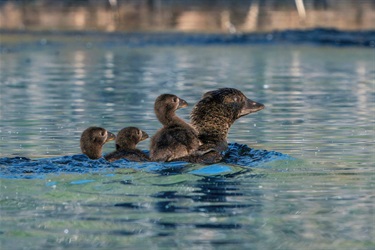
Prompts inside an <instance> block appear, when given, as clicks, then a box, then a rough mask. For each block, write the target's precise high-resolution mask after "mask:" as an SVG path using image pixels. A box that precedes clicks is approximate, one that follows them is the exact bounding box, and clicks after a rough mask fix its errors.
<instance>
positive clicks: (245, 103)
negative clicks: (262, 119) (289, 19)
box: [187, 88, 265, 163]
mask: <svg viewBox="0 0 375 250" xmlns="http://www.w3.org/2000/svg"><path fill="white" fill-rule="evenodd" d="M264 108H265V105H264V104H262V103H259V102H256V101H253V100H251V99H249V98H247V97H246V96H245V95H244V94H243V93H242V92H241V91H240V90H238V89H235V88H220V89H217V90H213V91H208V92H206V93H205V94H203V96H202V98H201V99H200V100H199V101H198V103H196V104H195V106H194V107H193V109H192V111H191V114H190V124H191V125H192V126H193V127H194V128H195V130H196V131H198V138H199V140H200V141H201V143H202V145H200V146H199V148H198V150H197V151H196V153H195V155H191V156H190V157H188V158H187V160H188V161H189V162H197V163H216V162H219V161H221V159H222V154H221V153H222V152H223V151H225V150H226V149H227V148H228V142H227V136H228V132H229V129H230V127H231V125H232V124H233V123H234V122H235V121H236V120H237V119H239V118H241V117H243V116H245V115H248V114H251V113H255V112H258V111H260V110H262V109H264Z"/></svg>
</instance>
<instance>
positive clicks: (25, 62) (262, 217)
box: [0, 29, 375, 249]
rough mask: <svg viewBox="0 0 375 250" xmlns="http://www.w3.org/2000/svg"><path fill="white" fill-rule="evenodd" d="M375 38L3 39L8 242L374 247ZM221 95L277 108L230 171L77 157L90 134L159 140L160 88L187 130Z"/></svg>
mask: <svg viewBox="0 0 375 250" xmlns="http://www.w3.org/2000/svg"><path fill="white" fill-rule="evenodd" d="M373 34H374V33H373V32H337V31H333V30H319V29H318V30H311V31H304V32H302V31H286V32H274V33H269V34H255V35H248V34H243V35H214V34H212V35H203V34H177V35H176V34H161V35H158V34H141V33H133V34H130V35H124V34H120V33H117V34H105V33H75V32H71V33H54V32H39V33H38V32H34V33H33V32H25V33H23V32H16V33H14V32H3V33H0V43H1V45H0V49H1V50H0V51H1V54H0V90H1V91H0V120H1V122H0V209H1V216H0V246H1V248H2V249H60V248H64V249H186V248H190V249H374V247H375V242H374V226H373V225H374V224H375V221H374V213H373V211H374V202H375V199H374V195H373V190H374V185H375V182H374V162H375V158H374V155H375V152H374V148H375V147H374V146H375V145H374V144H375V132H374V122H375V118H374V113H375V82H374V79H375V50H374V49H373V46H374V39H373ZM220 87H234V88H238V89H240V90H241V91H242V92H244V93H245V94H246V95H247V96H248V97H249V98H250V99H253V100H255V101H259V102H261V103H264V104H265V105H266V109H264V110H262V111H260V112H257V113H255V114H250V115H248V116H245V117H242V118H240V119H239V120H238V121H236V122H235V123H234V124H233V126H232V127H231V130H230V133H229V135H228V141H229V143H230V147H229V149H228V150H227V151H226V152H225V153H224V160H223V162H220V163H217V164H212V165H200V164H191V163H186V162H171V163H155V162H153V163H134V162H128V161H126V160H120V161H116V162H113V163H108V162H106V161H105V160H104V159H100V160H89V159H88V158H87V157H86V156H84V155H82V154H81V152H80V149H79V138H80V135H81V133H82V131H83V130H84V129H85V128H87V127H89V126H101V127H104V128H106V129H107V130H109V131H111V132H113V133H117V132H118V131H119V130H120V129H122V128H123V127H126V126H137V127H139V128H141V129H142V130H144V131H146V132H147V133H148V134H149V135H153V134H154V133H155V132H156V130H157V129H158V128H159V127H160V124H159V122H158V121H157V119H156V117H155V115H154V113H153V108H152V107H153V102H154V100H155V98H156V97H157V96H158V95H159V94H162V93H166V92H167V93H173V94H176V95H178V96H180V97H181V98H183V99H185V100H187V102H188V103H189V106H188V107H187V108H185V109H180V110H178V115H179V116H181V117H182V118H184V119H186V120H188V119H189V112H190V110H191V108H192V106H193V105H194V103H196V102H197V101H198V100H199V98H200V97H201V96H202V94H203V93H204V92H206V91H209V90H213V89H217V88H220ZM148 145H149V140H146V141H143V142H141V143H140V144H139V148H140V149H142V150H144V151H147V150H148ZM114 148H115V145H114V143H113V142H108V143H107V144H106V145H104V153H108V152H111V151H112V150H114Z"/></svg>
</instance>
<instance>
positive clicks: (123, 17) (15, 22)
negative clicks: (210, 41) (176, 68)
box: [0, 0, 375, 33]
mask: <svg viewBox="0 0 375 250" xmlns="http://www.w3.org/2000/svg"><path fill="white" fill-rule="evenodd" d="M374 10H375V0H209V1H208V0H206V1H204V0H203V1H202V0H201V1H199V0H65V1H61V0H60V1H59V0H1V1H0V29H3V30H33V31H34V30H55V31H70V30H92V31H108V32H111V31H180V32H181V31H182V32H211V33H237V32H267V31H273V30H286V29H312V28H334V29H339V30H347V31H353V30H356V31H358V30H361V31H362V30H372V29H374V28H375V11H374Z"/></svg>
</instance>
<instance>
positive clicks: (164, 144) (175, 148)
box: [150, 94, 201, 162]
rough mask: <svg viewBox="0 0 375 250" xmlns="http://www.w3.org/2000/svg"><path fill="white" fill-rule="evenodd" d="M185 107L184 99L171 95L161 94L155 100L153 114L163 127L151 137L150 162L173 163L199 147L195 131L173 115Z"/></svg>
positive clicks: (186, 104) (199, 143)
mask: <svg viewBox="0 0 375 250" xmlns="http://www.w3.org/2000/svg"><path fill="white" fill-rule="evenodd" d="M187 106H188V103H187V102H186V101H185V100H184V99H182V98H180V97H178V96H176V95H173V94H162V95H160V96H158V97H157V98H156V100H155V104H154V112H155V115H156V117H157V119H158V120H159V122H160V123H161V124H162V125H163V127H162V128H160V129H159V130H158V131H157V132H156V133H155V135H154V136H152V137H151V143H150V158H151V160H152V161H165V162H168V161H174V160H177V159H179V158H181V157H186V156H188V155H190V154H191V153H193V152H195V151H196V150H197V149H198V147H199V146H200V145H201V142H200V140H199V138H198V132H197V131H196V129H194V127H192V126H191V125H190V124H189V123H187V122H186V121H184V120H183V119H182V118H180V117H178V116H177V115H176V113H175V112H176V110H178V109H180V108H185V107H187Z"/></svg>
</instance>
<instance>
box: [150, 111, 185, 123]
mask: <svg viewBox="0 0 375 250" xmlns="http://www.w3.org/2000/svg"><path fill="white" fill-rule="evenodd" d="M157 118H158V120H159V121H160V122H161V123H162V124H163V125H164V126H170V125H176V124H185V121H184V120H182V119H181V118H180V117H178V116H177V115H176V113H175V111H168V112H166V113H164V114H159V115H158V116H157Z"/></svg>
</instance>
